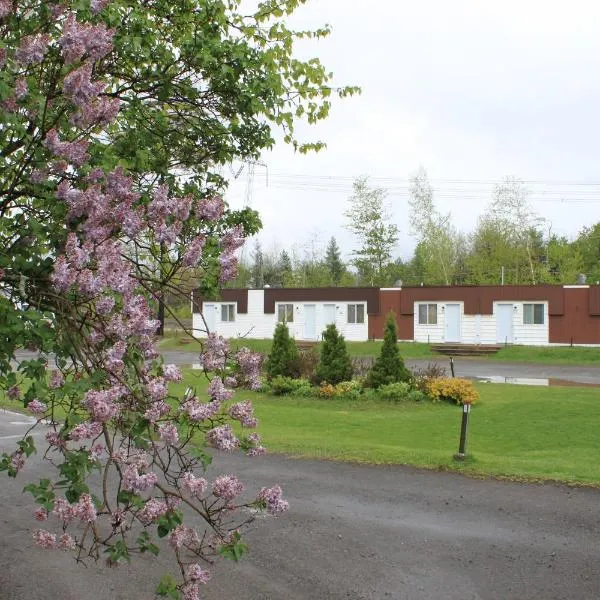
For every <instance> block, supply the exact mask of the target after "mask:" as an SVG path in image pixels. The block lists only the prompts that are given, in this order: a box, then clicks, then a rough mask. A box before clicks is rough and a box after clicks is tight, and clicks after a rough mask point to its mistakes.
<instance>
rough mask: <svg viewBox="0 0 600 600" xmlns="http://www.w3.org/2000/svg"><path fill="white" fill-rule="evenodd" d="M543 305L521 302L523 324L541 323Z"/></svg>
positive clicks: (542, 322)
mask: <svg viewBox="0 0 600 600" xmlns="http://www.w3.org/2000/svg"><path fill="white" fill-rule="evenodd" d="M543 324H544V305H543V304H523V325H543Z"/></svg>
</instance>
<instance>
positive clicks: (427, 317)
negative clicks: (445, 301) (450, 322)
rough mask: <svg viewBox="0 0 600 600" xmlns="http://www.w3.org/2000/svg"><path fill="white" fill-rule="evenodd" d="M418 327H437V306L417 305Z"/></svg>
mask: <svg viewBox="0 0 600 600" xmlns="http://www.w3.org/2000/svg"><path fill="white" fill-rule="evenodd" d="M419 325H437V304H419Z"/></svg>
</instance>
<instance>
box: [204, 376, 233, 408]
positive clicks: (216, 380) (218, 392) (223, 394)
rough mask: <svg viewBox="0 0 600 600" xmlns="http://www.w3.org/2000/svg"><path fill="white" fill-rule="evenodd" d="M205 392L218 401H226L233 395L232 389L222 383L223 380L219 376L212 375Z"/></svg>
mask: <svg viewBox="0 0 600 600" xmlns="http://www.w3.org/2000/svg"><path fill="white" fill-rule="evenodd" d="M207 392H208V395H209V396H210V397H211V398H212V399H213V400H214V401H215V402H218V403H220V402H226V401H227V400H230V399H231V397H232V396H233V391H232V390H230V389H228V388H226V387H225V385H223V380H222V379H221V378H220V377H213V378H212V379H211V380H210V383H209V385H208V389H207Z"/></svg>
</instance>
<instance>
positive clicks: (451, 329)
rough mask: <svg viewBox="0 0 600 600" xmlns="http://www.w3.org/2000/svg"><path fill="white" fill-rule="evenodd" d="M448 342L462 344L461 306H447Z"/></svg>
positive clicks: (446, 338)
mask: <svg viewBox="0 0 600 600" xmlns="http://www.w3.org/2000/svg"><path fill="white" fill-rule="evenodd" d="M444 312H445V314H446V335H445V336H444V341H446V342H460V304H446V310H445V311H444Z"/></svg>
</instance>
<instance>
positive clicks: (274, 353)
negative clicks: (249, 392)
mask: <svg viewBox="0 0 600 600" xmlns="http://www.w3.org/2000/svg"><path fill="white" fill-rule="evenodd" d="M298 359H299V353H298V348H297V346H296V342H295V341H294V339H293V338H291V337H290V332H289V330H288V328H287V325H286V324H285V323H277V327H276V328H275V333H274V335H273V345H272V346H271V352H270V353H269V357H268V358H267V365H266V370H267V379H273V377H277V376H278V375H283V376H284V377H294V376H296V374H297V373H296V371H297V365H298Z"/></svg>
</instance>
